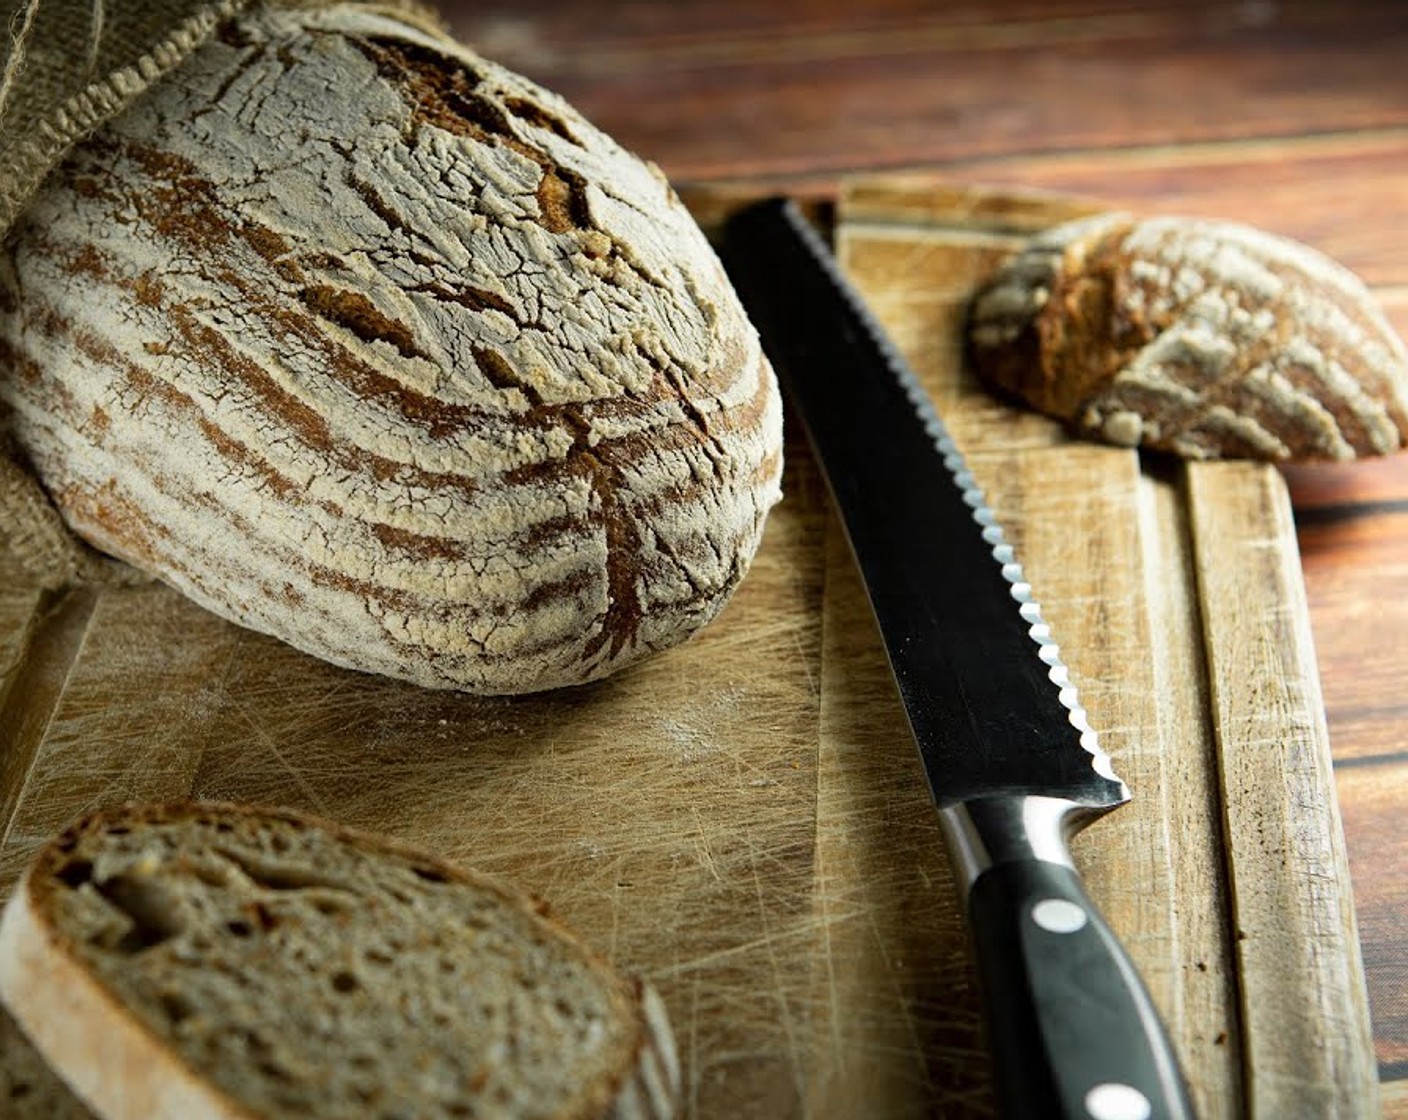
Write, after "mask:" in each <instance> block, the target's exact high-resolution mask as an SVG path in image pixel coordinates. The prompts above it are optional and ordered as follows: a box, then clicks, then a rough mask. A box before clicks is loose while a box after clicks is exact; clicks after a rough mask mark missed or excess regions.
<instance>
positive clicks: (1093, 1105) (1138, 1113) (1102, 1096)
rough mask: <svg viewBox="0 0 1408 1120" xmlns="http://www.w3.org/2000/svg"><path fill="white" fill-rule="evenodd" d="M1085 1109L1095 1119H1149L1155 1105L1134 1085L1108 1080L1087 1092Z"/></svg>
mask: <svg viewBox="0 0 1408 1120" xmlns="http://www.w3.org/2000/svg"><path fill="white" fill-rule="evenodd" d="M1085 1110H1086V1112H1088V1113H1090V1115H1091V1117H1092V1118H1093V1120H1149V1117H1150V1116H1152V1115H1153V1112H1154V1108H1153V1105H1151V1104H1150V1103H1149V1098H1148V1097H1146V1096H1145V1095H1144V1094H1143V1093H1141V1092H1140V1091H1139V1090H1138V1089H1136V1088H1135V1087H1134V1086H1133V1085H1121V1084H1119V1083H1118V1082H1115V1081H1107V1082H1105V1084H1103V1085H1097V1086H1095V1088H1093V1089H1091V1090H1090V1092H1088V1093H1086V1094H1085Z"/></svg>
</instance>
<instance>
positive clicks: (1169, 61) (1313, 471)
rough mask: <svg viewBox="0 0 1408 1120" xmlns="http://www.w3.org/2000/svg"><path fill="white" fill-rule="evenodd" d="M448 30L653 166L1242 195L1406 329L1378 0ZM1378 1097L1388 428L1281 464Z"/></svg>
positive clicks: (1389, 93) (1405, 673)
mask: <svg viewBox="0 0 1408 1120" xmlns="http://www.w3.org/2000/svg"><path fill="white" fill-rule="evenodd" d="M443 6H444V8H445V10H446V13H447V15H448V16H449V19H450V22H451V24H452V26H453V28H454V30H455V31H456V32H457V33H458V34H459V35H460V37H462V38H463V39H465V40H466V41H468V42H469V43H471V44H472V45H474V46H476V47H477V48H478V49H479V50H480V51H482V52H483V53H485V54H487V55H489V56H491V57H494V58H497V59H498V60H500V61H502V62H504V63H505V64H507V65H509V66H511V67H513V68H515V69H518V70H520V71H522V72H524V73H526V74H528V75H529V76H531V77H534V78H536V79H538V80H540V81H542V82H543V83H544V84H546V85H549V86H550V87H551V88H553V89H555V90H557V91H558V92H560V93H562V94H564V95H565V96H566V97H567V98H568V99H569V100H571V101H572V102H574V103H575V104H576V105H577V106H578V107H579V108H580V109H581V110H582V111H583V112H584V113H586V115H587V116H589V117H590V118H591V119H593V120H594V121H595V122H596V123H597V124H599V125H600V126H602V127H603V128H605V129H606V130H607V131H609V132H610V133H612V134H613V135H614V136H615V137H616V138H617V139H618V140H620V141H621V142H622V143H624V144H625V145H626V146H628V147H630V148H632V149H634V150H635V151H637V152H639V153H641V154H642V155H644V156H647V157H648V158H650V159H653V160H654V161H656V162H657V163H659V164H660V165H661V166H662V168H663V169H664V170H665V171H666V173H667V174H669V175H670V177H671V178H672V179H673V180H675V181H676V182H680V183H699V182H715V181H719V180H730V181H736V182H738V183H739V184H740V185H741V186H742V187H744V188H745V189H747V190H756V191H757V192H759V193H763V192H767V191H772V190H775V189H786V190H790V191H793V192H798V193H803V194H807V195H811V196H826V195H828V194H829V193H830V192H832V191H834V189H835V188H836V186H837V184H838V183H839V181H840V179H841V178H842V177H843V176H846V175H849V174H852V173H856V172H874V171H880V170H890V169H895V170H899V169H924V170H930V171H933V172H936V173H941V174H942V175H943V176H945V177H946V178H951V179H953V180H956V181H972V182H981V183H988V184H997V185H1008V186H1012V187H1021V188H1033V187H1039V188H1050V189H1055V190H1061V191H1068V192H1075V193H1078V194H1082V195H1086V196H1089V197H1092V198H1095V199H1099V200H1103V201H1108V202H1109V203H1111V204H1116V205H1121V206H1128V207H1132V208H1135V209H1138V210H1142V211H1176V212H1184V213H1196V214H1201V215H1208V216H1215V217H1224V218H1232V219H1237V220H1242V221H1250V222H1254V223H1256V224H1258V225H1261V226H1263V227H1265V228H1268V229H1271V230H1274V231H1276V232H1278V233H1282V234H1287V235H1289V236H1292V237H1296V238H1299V239H1301V240H1304V241H1307V242H1309V243H1310V244H1312V245H1315V246H1317V247H1318V248H1320V249H1322V250H1324V251H1325V252H1327V253H1329V254H1330V255H1332V256H1334V257H1336V258H1337V259H1339V260H1340V261H1342V262H1343V263H1345V264H1346V265H1348V266H1349V267H1351V268H1353V269H1355V270H1356V271H1357V272H1359V273H1360V274H1361V275H1362V276H1363V277H1364V278H1365V279H1366V280H1367V281H1368V282H1369V283H1370V284H1371V285H1373V286H1374V288H1375V289H1376V291H1377V293H1378V295H1379V297H1380V299H1381V300H1382V303H1383V305H1384V307H1385V308H1386V310H1387V312H1388V314H1389V316H1390V318H1391V319H1392V320H1393V322H1394V323H1395V325H1396V326H1397V327H1398V328H1399V330H1400V331H1401V332H1403V333H1404V334H1408V6H1405V5H1404V4H1403V3H1401V0H1378V2H1374V0H1341V2H1339V3H1333V4H1331V3H1322V2H1319V0H1283V2H1275V0H1246V2H1240V3H1226V2H1212V0H1192V2H1185V3H1172V2H1169V0H1163V2H1159V0H1144V2H1140V0H987V2H986V3H984V4H967V5H955V6H953V7H952V9H948V8H946V6H944V5H935V4H926V3H923V2H922V0H884V2H882V3H874V4H858V3H854V2H851V3H837V2H834V0H773V2H770V3H767V2H762V0H746V2H745V0H710V2H708V3H705V2H702V0H688V2H680V0H675V2H673V3H671V2H665V0H659V2H655V3H648V2H638V3H632V4H626V5H621V4H615V3H606V2H604V0H598V2H594V3H573V2H571V0H535V2H533V3H521V2H514V3H509V2H506V0H498V2H495V0H475V2H474V3H470V2H468V0H459V2H457V3H449V2H448V0H447V2H446V3H445V4H444V5H443ZM1286 475H1287V479H1288V481H1289V483H1290V487H1291V493H1292V498H1293V502H1294V507H1295V511H1296V518H1297V524H1298V532H1299V540H1300V546H1301V555H1302V561H1303V568H1304V576H1305V581H1306V587H1307V592H1308V595H1309V601H1310V611H1311V620H1312V625H1313V628H1314V632H1315V637H1316V642H1317V646H1318V652H1319V659H1320V670H1321V676H1322V683H1323V688H1324V696H1325V703H1326V708H1327V715H1328V720H1329V725H1330V733H1331V739H1332V744H1333V750H1334V756H1335V760H1336V773H1337V780H1338V789H1339V796H1340V799H1341V807H1342V811H1343V815H1344V822H1345V829H1346V832H1347V840H1348V845H1349V850H1350V861H1351V869H1352V873H1353V878H1354V884H1355V898H1356V902H1357V906H1358V914H1359V923H1360V932H1361V938H1362V942H1363V951H1364V959H1365V965H1366V969H1367V974H1368V981H1369V988H1370V1000H1371V1006H1372V1012H1373V1018H1374V1028H1375V1038H1376V1048H1377V1054H1378V1058H1379V1062H1380V1072H1381V1076H1382V1079H1383V1081H1384V1090H1385V1094H1384V1095H1385V1102H1386V1104H1385V1112H1386V1115H1388V1116H1390V1117H1408V922H1405V918H1408V882H1405V878H1404V875H1403V868H1404V866H1405V863H1408V824H1405V823H1404V819H1405V813H1408V750H1405V749H1404V739H1403V730H1404V728H1405V726H1408V687H1405V682H1408V456H1399V457H1398V458H1396V459H1391V460H1386V461H1379V462H1370V463H1365V464H1351V465H1347V466H1339V465H1326V466H1310V467H1296V468H1293V469H1288V470H1287V471H1286Z"/></svg>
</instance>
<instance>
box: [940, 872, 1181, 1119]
mask: <svg viewBox="0 0 1408 1120" xmlns="http://www.w3.org/2000/svg"><path fill="white" fill-rule="evenodd" d="M968 913H969V920H970V926H971V929H972V933H973V938H974V943H975V948H976V955H977V959H978V971H979V975H980V978H981V981H982V988H983V997H984V1002H985V1003H986V1005H987V1012H988V1015H987V1021H988V1025H989V1031H990V1032H991V1046H992V1050H993V1059H994V1063H995V1066H996V1079H997V1093H998V1102H999V1104H1000V1106H1001V1107H1000V1112H1001V1115H1002V1116H1003V1117H1004V1118H1006V1120H1076V1118H1079V1120H1192V1117H1193V1109H1192V1106H1191V1104H1190V1103H1189V1101H1188V1094H1187V1089H1186V1087H1185V1086H1184V1083H1183V1078H1182V1076H1181V1075H1180V1073H1179V1070H1178V1063H1177V1061H1176V1060H1175V1057H1174V1052H1173V1047H1172V1046H1171V1045H1170V1043H1169V1040H1168V1036H1167V1034H1166V1033H1165V1032H1164V1028H1163V1024H1162V1023H1161V1022H1160V1020H1159V1016H1158V1012H1157V1011H1156V1010H1155V1009H1154V1005H1153V1002H1152V1001H1151V1000H1150V998H1149V993H1148V991H1146V990H1145V988H1144V985H1143V983H1141V981H1140V979H1139V974H1138V973H1137V972H1136V971H1135V969H1134V965H1133V964H1132V963H1131V961H1130V959H1129V957H1128V956H1127V955H1126V953H1125V951H1124V949H1123V948H1122V947H1121V945H1120V943H1119V941H1118V940H1117V939H1116V938H1115V935H1114V934H1113V933H1111V932H1110V928H1109V926H1107V925H1106V924H1105V921H1104V919H1103V918H1101V916H1100V914H1099V912H1098V911H1097V910H1096V909H1095V906H1094V904H1093V903H1092V902H1091V901H1090V899H1089V898H1088V897H1087V896H1086V893H1085V891H1084V889H1083V888H1082V887H1081V882H1080V876H1079V875H1077V874H1076V872H1075V871H1073V870H1072V869H1071V868H1069V867H1066V866H1063V865H1062V864H1059V863H1053V862H1050V861H1047V860H1035V859H1033V860H1023V861H1020V862H1011V863H998V864H996V865H994V866H992V867H989V868H988V869H987V870H986V871H984V872H983V873H982V874H981V875H980V876H979V877H978V878H977V880H976V881H974V883H973V885H972V888H971V889H970V891H969V895H968Z"/></svg>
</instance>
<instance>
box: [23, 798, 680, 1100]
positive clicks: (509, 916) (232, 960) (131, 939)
mask: <svg viewBox="0 0 1408 1120" xmlns="http://www.w3.org/2000/svg"><path fill="white" fill-rule="evenodd" d="M0 994H3V996H4V998H5V1000H6V1002H7V1003H8V1004H9V1005H10V1007H11V1008H12V1010H13V1011H14V1013H15V1015H16V1018H17V1019H18V1020H19V1022H20V1024H21V1025H22V1026H23V1027H24V1029H25V1031H26V1033H27V1034H28V1035H29V1036H30V1037H32V1038H33V1039H34V1040H35V1042H36V1043H37V1044H38V1046H39V1047H40V1049H41V1050H42V1051H43V1052H44V1055H45V1057H46V1058H47V1059H48V1060H49V1062H50V1063H51V1064H52V1065H53V1066H54V1067H55V1068H56V1069H57V1070H58V1071H59V1072H60V1073H61V1074H62V1075H63V1076H64V1077H65V1078H66V1079H68V1080H69V1081H70V1082H71V1084H72V1085H73V1087H74V1088H75V1089H76V1090H77V1091H78V1092H79V1093H80V1094H81V1095H82V1096H83V1097H84V1098H85V1099H86V1100H87V1101H88V1103H89V1104H91V1105H92V1106H93V1107H94V1109H95V1110H96V1111H98V1112H99V1113H100V1114H101V1115H103V1116H104V1117H106V1118H108V1120H128V1118H131V1120H136V1118H138V1117H140V1118H141V1120H153V1118H161V1117H183V1118H184V1117H189V1116H193V1115H200V1116H210V1117H213V1118H216V1120H234V1118H236V1117H239V1118H241V1120H250V1118H260V1120H292V1118H295V1117H308V1118H310V1120H316V1118H318V1117H347V1118H349V1120H350V1118H354V1117H366V1118H368V1120H371V1118H380V1117H393V1116H410V1115H415V1116H446V1117H450V1116H479V1117H494V1116H503V1117H509V1116H513V1117H528V1116H555V1117H561V1118H563V1120H569V1118H585V1117H611V1118H614V1120H661V1118H663V1117H665V1116H668V1115H671V1114H672V1112H673V1109H674V1107H675V1101H676V1099H677V1095H678V1088H679V1086H678V1080H679V1071H678V1065H677V1062H676V1060H675V1056H674V1050H673V1043H672V1041H671V1037H670V1032H669V1028H668V1025H667V1024H666V1023H665V1021H664V1017H663V1011H662V1009H661V1008H660V1005H659V1002H658V997H656V996H655V995H654V993H653V992H652V991H651V990H650V989H649V988H647V987H645V986H643V985H640V984H639V983H637V982H634V981H631V980H627V979H624V978H621V977H619V976H617V975H616V974H615V973H614V972H612V971H611V970H610V969H609V968H608V967H607V966H606V965H605V964H604V963H603V962H601V961H600V960H599V959H598V958H596V957H595V956H594V955H593V954H592V953H591V952H590V951H589V950H588V949H586V948H585V947H584V946H583V945H582V944H581V943H580V942H579V941H577V940H576V938H575V937H573V936H572V935H571V934H570V933H568V932H567V931H566V930H564V929H563V928H562V927H560V926H558V925H557V924H555V923H554V922H552V921H551V920H550V919H549V918H547V917H546V916H545V908H544V907H543V906H542V904H541V903H539V902H537V901H536V900H534V899H531V898H528V897H526V896H522V895H519V894H517V893H515V892H513V891H511V890H509V889H507V888H506V887H504V886H503V885H501V884H499V883H497V882H496V881H494V880H490V879H486V878H483V877H480V876H476V875H474V874H473V873H471V872H467V871H464V870H461V869H457V868H455V867H453V866H450V865H448V864H445V863H443V862H441V861H440V860H438V859H436V858H435V857H433V856H431V855H429V854H428V853H425V852H421V851H417V850H415V849H412V848H409V847H405V846H402V845H399V844H396V843H394V842H392V841H389V840H386V839H383V838H380V837H373V836H369V835H365V834H359V833H355V832H351V831H347V830H344V829H341V828H339V827H338V826H336V825H333V824H331V823H329V822H325V821H319V820H317V819H314V818H310V817H306V816H303V815H301V814H295V813H290V812H286V811H278V810H259V809H253V808H250V807H247V806H232V805H220V804H182V805H169V806H126V807H123V808H120V809H116V810H109V811H105V812H100V813H98V814H95V815H94V816H92V817H90V818H87V819H86V820H84V821H81V822H79V823H78V824H76V825H75V826H73V827H72V828H70V829H69V830H68V831H67V832H66V833H65V834H64V835H62V836H61V837H59V838H58V839H57V840H55V841H54V842H53V843H51V844H50V845H48V846H47V847H46V848H45V849H43V851H42V852H41V853H40V855H39V856H38V857H37V859H36V860H35V862H34V864H33V865H32V866H31V868H30V870H29V872H28V874H27V876H26V878H25V880H24V881H23V883H22V885H21V887H20V888H19V889H18V890H17V892H16V894H15V895H14V896H13V897H12V900H11V902H10V904H9V906H8V907H7V909H6V913H5V917H4V921H3V923H0Z"/></svg>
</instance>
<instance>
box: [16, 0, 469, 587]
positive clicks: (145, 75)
mask: <svg viewBox="0 0 1408 1120" xmlns="http://www.w3.org/2000/svg"><path fill="white" fill-rule="evenodd" d="M251 6H253V4H252V3H251V0H219V2H216V3H212V4H210V5H209V6H208V7H206V8H204V9H202V10H200V11H199V12H197V13H195V14H193V15H191V16H188V17H187V18H185V19H184V20H182V21H181V22H180V23H178V24H177V25H176V26H174V27H172V28H171V29H170V30H169V31H168V32H166V33H165V38H163V39H161V40H160V41H158V42H157V43H155V44H153V45H152V47H151V48H150V50H149V51H148V52H147V53H146V54H145V55H142V56H141V57H140V58H138V59H137V60H136V61H135V62H133V63H131V64H130V65H127V66H123V67H121V68H119V69H118V70H115V71H113V72H112V73H110V74H108V75H106V76H105V77H104V78H103V79H102V80H100V81H95V82H93V83H92V84H90V85H89V86H88V87H86V88H85V89H83V90H82V91H81V92H80V93H78V94H77V95H75V96H73V97H71V98H69V99H68V100H67V101H65V102H64V103H63V104H62V105H60V106H59V107H58V108H57V109H55V110H54V112H52V113H51V114H50V115H49V116H48V117H47V118H46V119H44V120H42V121H40V122H39V124H38V126H37V127H36V128H35V130H34V133H33V134H32V135H31V136H29V137H27V138H26V139H25V140H24V141H22V142H20V143H18V144H16V145H14V146H13V147H12V148H11V149H10V150H9V151H8V152H6V153H5V157H4V158H3V160H0V235H3V234H5V233H8V231H9V229H10V227H11V226H12V225H13V224H14V221H15V219H16V218H17V217H18V216H19V215H20V213H21V212H22V211H23V210H24V208H25V206H27V205H28V203H29V201H30V199H31V198H33V197H34V195H35V193H36V192H37V191H38V190H39V187H40V185H41V184H42V183H43V181H44V179H45V177H46V176H47V175H48V174H49V172H50V171H52V170H53V169H54V168H55V167H56V166H58V164H59V163H60V162H62V160H63V159H64V157H65V156H66V155H67V154H68V152H69V151H70V150H71V149H72V148H73V146H74V145H75V144H77V143H78V142H79V141H81V140H83V139H84V138H85V137H86V136H88V135H89V134H91V133H92V132H94V131H95V130H96V129H98V128H99V127H101V126H102V125H103V124H104V123H106V122H107V121H109V120H111V119H112V118H113V117H115V116H117V114H118V113H120V112H122V110H123V109H125V108H126V107H127V106H128V105H130V104H132V102H133V101H135V100H136V99H137V98H138V97H140V96H141V95H142V94H143V93H145V92H146V90H147V89H148V88H150V87H151V86H152V85H153V84H154V83H155V82H157V81H159V80H160V79H161V78H162V77H164V76H165V75H166V74H168V73H170V72H171V71H172V70H173V69H175V68H176V67H177V66H179V65H180V64H181V63H182V62H183V61H184V60H185V59H186V58H188V57H189V56H190V55H191V53H192V52H194V51H195V50H196V49H197V48H198V47H199V46H200V45H201V44H202V43H204V42H205V41H206V40H207V39H208V38H210V36H211V35H213V34H214V33H215V31H216V29H217V28H218V27H219V26H220V25H221V24H222V23H223V22H224V21H226V20H227V19H230V18H231V17H232V16H234V15H236V14H237V13H238V12H240V11H242V10H244V9H245V8H249V7H251ZM274 6H278V7H285V8H302V9H316V8H326V7H331V6H332V3H331V0H276V3H275V5H274ZM357 6H358V7H363V8H366V9H368V10H371V11H375V12H379V13H382V14H385V15H388V16H393V17H395V18H397V19H400V20H402V21H403V22H406V23H409V24H411V25H413V26H415V27H418V28H420V29H421V30H424V31H429V32H432V33H435V34H444V33H445V29H444V25H443V23H442V21H441V20H440V18H439V16H438V15H437V14H436V13H435V12H434V11H433V10H432V9H430V8H428V7H426V6H425V5H423V4H421V3H418V2H417V0H382V2H380V3H377V2H372V3H366V4H358V5H357ZM12 33H13V29H12ZM16 45H17V44H16V43H15V42H13V41H12V42H11V44H10V47H11V50H14V49H15V48H16ZM18 80H23V75H20V77H19V79H18ZM0 376H4V371H3V370H0ZM2 423H3V417H0V424H2ZM0 551H3V552H4V553H6V554H7V555H8V556H9V557H11V558H12V559H14V560H16V561H17V562H18V564H19V566H20V568H21V569H22V570H23V571H24V572H25V573H26V575H27V576H29V577H30V578H31V579H32V581H33V582H34V583H35V584H36V585H37V586H39V587H43V588H49V589H57V588H60V587H65V586H72V585H77V584H107V585H120V584H130V583H141V582H146V581H148V580H150V579H151V578H152V577H151V576H149V575H147V574H145V573H143V572H139V571H138V570H137V569H135V568H132V567H130V566H128V565H127V564H124V563H122V562H121V561H118V560H115V559H113V558H111V557H108V556H106V555H104V554H103V553H101V552H99V551H97V550H96V549H94V548H91V547H90V546H88V545H87V544H85V543H84V542H83V541H82V540H80V539H79V538H78V537H77V536H75V535H74V533H73V532H72V531H71V530H70V529H69V527H68V525H67V524H66V523H65V522H64V519H63V515H62V514H61V513H60V512H59V510H58V508H57V507H56V506H55V505H54V504H53V503H52V502H51V501H50V500H49V496H48V494H47V493H46V492H45V490H44V487H43V486H42V485H41V484H40V482H39V480H38V478H36V477H35V475H34V473H33V471H32V470H31V469H30V468H29V465H28V464H27V463H26V462H25V461H24V458H23V456H22V455H20V454H19V453H18V451H17V450H16V449H15V448H14V447H12V446H10V445H9V443H8V441H6V440H5V439H4V433H3V431H2V430H0Z"/></svg>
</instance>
